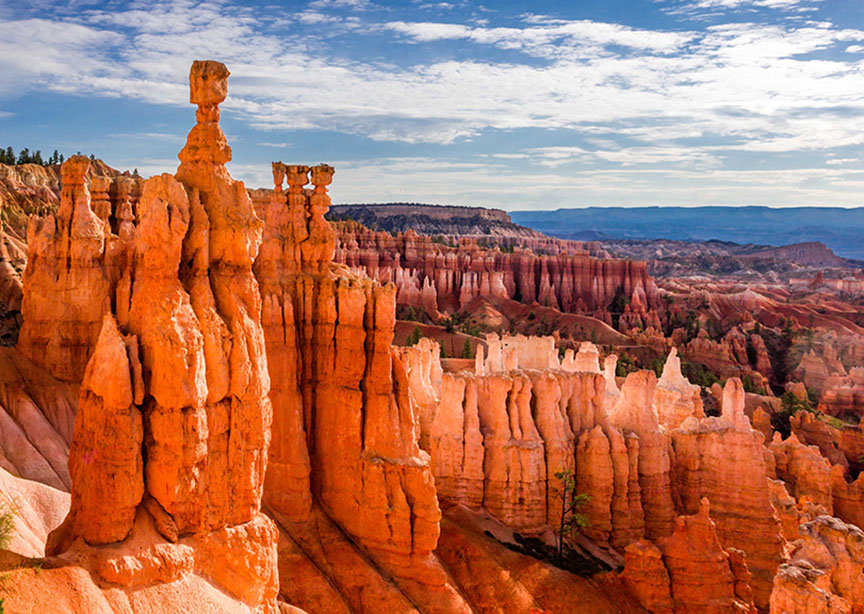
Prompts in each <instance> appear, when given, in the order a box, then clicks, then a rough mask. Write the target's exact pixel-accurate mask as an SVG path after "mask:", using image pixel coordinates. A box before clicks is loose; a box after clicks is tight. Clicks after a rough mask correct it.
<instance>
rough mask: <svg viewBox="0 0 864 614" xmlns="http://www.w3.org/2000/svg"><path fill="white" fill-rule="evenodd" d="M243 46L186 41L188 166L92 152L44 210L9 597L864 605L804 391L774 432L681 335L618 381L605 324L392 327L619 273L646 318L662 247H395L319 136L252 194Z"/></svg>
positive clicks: (588, 307)
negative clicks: (351, 231)
mask: <svg viewBox="0 0 864 614" xmlns="http://www.w3.org/2000/svg"><path fill="white" fill-rule="evenodd" d="M228 76H229V73H228V70H227V69H226V67H225V66H223V65H222V64H219V63H217V62H195V63H194V65H193V66H192V69H191V73H190V87H191V94H190V102H191V103H193V104H195V105H197V111H196V124H195V126H194V127H193V128H192V130H191V132H190V133H189V136H188V139H187V142H186V145H185V147H184V148H183V149H182V151H181V152H180V153H179V159H180V165H179V167H178V169H177V172H176V173H175V174H174V175H170V174H163V175H158V176H154V177H150V178H149V179H146V180H141V179H137V178H130V177H108V176H102V175H95V176H94V175H93V172H92V170H91V169H90V161H89V160H88V159H87V158H84V157H81V156H74V157H72V158H70V159H69V160H67V161H66V162H65V163H64V164H63V166H62V190H61V193H60V200H59V206H58V207H57V209H56V212H55V213H53V214H50V215H45V216H43V217H36V216H34V217H32V218H31V220H30V222H29V226H28V230H27V236H26V262H27V264H26V267H27V268H26V273H25V275H24V283H23V294H22V296H23V300H22V301H21V307H20V312H21V317H22V321H23V323H22V326H21V329H20V334H19V337H18V342H17V346H16V347H14V348H12V347H0V361H2V365H3V368H2V369H0V493H2V498H3V500H4V501H5V502H6V503H8V504H10V505H12V504H14V515H15V530H14V531H13V533H12V536H11V541H10V543H9V544H8V549H7V550H3V551H0V567H2V570H3V574H4V575H3V577H2V583H0V598H2V605H3V610H2V611H3V612H5V613H6V614H9V613H26V612H33V613H42V612H64V613H65V612H70V613H71V612H75V613H78V612H87V613H88V614H91V613H92V614H109V613H123V614H126V613H136V614H137V613H140V614H144V613H148V614H152V613H174V612H178V613H179V612H208V613H226V614H227V613H237V612H250V613H251V612H254V613H259V614H276V613H287V612H292V613H301V612H308V613H309V614H334V613H335V614H342V613H344V614H348V613H354V614H384V613H386V614H409V613H411V614H419V613H422V614H449V613H454V614H468V613H474V614H481V613H482V614H486V613H489V614H493V613H501V614H503V613H507V614H511V613H512V614H520V613H524V614H544V613H551V614H558V613H569V612H584V613H591V614H607V613H608V614H612V613H624V612H627V613H640V612H644V613H649V612H650V613H654V614H721V613H723V614H725V613H729V614H732V613H742V614H743V613H749V614H756V613H757V612H758V613H763V614H765V613H769V612H770V613H771V614H828V613H835V614H836V613H848V614H853V613H861V612H864V574H862V568H864V533H862V531H861V530H860V529H859V528H858V526H864V482H862V480H861V478H858V479H856V480H853V479H852V477H853V475H852V473H851V472H850V465H852V466H854V465H855V464H856V463H858V457H859V456H860V454H862V453H864V435H862V434H861V431H860V430H858V429H849V430H848V432H841V433H839V434H838V432H837V431H836V430H831V429H830V428H829V427H828V426H827V425H826V424H825V423H824V422H822V421H819V420H815V419H813V417H812V416H811V415H810V414H808V413H806V412H805V413H801V414H798V415H795V416H793V417H792V420H791V425H792V433H791V435H789V436H788V437H786V438H785V439H784V438H783V437H782V436H781V434H780V433H775V432H774V429H773V428H772V426H771V421H770V419H769V418H768V414H767V413H766V411H765V410H764V409H763V408H758V407H757V408H754V407H752V404H750V403H748V402H747V395H746V394H745V390H744V387H743V385H742V381H741V380H739V379H738V378H736V377H729V378H728V379H727V380H726V382H725V386H724V387H723V388H722V390H717V391H715V392H716V396H717V405H718V410H717V411H715V412H708V411H707V410H706V408H705V406H704V401H703V399H704V398H705V397H704V395H703V390H702V389H701V388H700V386H697V385H694V384H691V383H690V382H688V381H687V380H686V379H685V378H684V376H683V375H682V371H681V363H680V359H679V356H678V355H677V350H676V349H674V348H673V349H672V350H671V351H670V352H669V354H668V358H667V359H666V362H665V366H663V369H662V375H661V376H660V377H659V379H658V377H657V376H656V374H655V373H654V372H653V371H644V370H643V371H636V372H633V373H630V374H629V375H627V376H626V378H623V379H622V378H620V377H619V378H616V376H615V372H616V366H615V363H616V356H615V355H613V354H609V353H605V352H601V349H599V348H598V347H597V346H596V345H595V344H593V343H591V342H587V341H586V342H583V343H582V344H581V345H580V346H579V347H578V350H576V349H575V348H573V349H569V350H567V351H566V352H563V353H559V350H558V348H557V347H556V342H555V339H554V338H553V337H551V336H537V337H532V336H522V335H509V334H503V335H496V334H489V335H488V336H487V337H486V339H485V342H484V343H483V344H482V345H479V346H478V348H477V354H476V356H475V358H474V359H473V361H472V360H464V359H463V360H457V359H442V358H441V356H440V346H439V344H438V343H435V342H433V341H431V340H429V339H422V340H421V341H420V342H418V343H416V344H415V345H414V346H413V347H396V346H394V345H393V341H394V328H395V326H396V307H397V305H396V302H397V293H402V294H403V295H404V296H406V297H408V298H406V299H405V301H406V302H407V303H409V304H410V303H413V304H416V305H417V306H421V307H425V308H427V310H428V311H436V312H437V311H438V310H439V308H442V309H443V308H452V307H454V306H457V305H458V306H464V305H467V304H469V303H470V302H471V301H472V300H474V299H475V298H476V297H477V296H484V295H492V296H494V295H500V296H501V297H505V298H514V297H518V298H520V300H524V301H534V302H541V303H542V302H544V301H545V302H546V303H549V304H553V305H554V306H558V307H561V308H562V309H564V310H568V311H570V310H573V309H577V304H578V309H579V310H582V311H585V312H595V313H596V315H598V317H600V318H601V319H602V318H603V317H605V314H604V312H605V310H606V309H607V307H608V305H609V301H610V300H611V298H612V295H614V294H615V291H616V289H617V288H618V287H623V288H625V289H626V293H627V298H628V301H629V306H631V311H632V312H633V313H634V314H637V315H638V317H642V316H645V315H646V314H647V313H648V312H649V310H654V309H656V308H659V307H661V302H662V301H661V299H660V298H659V293H658V290H657V288H656V286H655V285H654V282H653V280H651V278H650V277H649V276H648V275H647V273H646V271H645V267H644V263H632V262H629V261H615V260H605V261H604V260H602V259H595V258H594V257H593V256H589V255H587V254H576V255H570V256H566V257H565V256H547V257H544V258H546V260H544V261H543V262H542V263H541V264H538V263H537V262H539V261H536V262H535V261H532V260H530V258H529V257H528V256H526V255H520V254H515V255H512V256H510V257H506V258H505V257H502V258H499V259H498V260H488V259H482V258H477V257H473V258H472V256H471V254H470V253H467V254H462V255H456V254H454V255H452V256H447V257H444V256H442V257H441V258H440V262H438V261H436V260H435V259H434V258H433V256H431V255H424V253H423V251H422V250H420V251H419V252H418V250H417V249H416V245H412V244H411V241H415V243H416V240H414V239H411V240H410V241H407V242H406V241H404V240H403V239H400V241H401V243H399V244H397V243H396V242H394V243H393V245H391V246H389V247H388V250H389V253H391V254H392V255H393V258H392V259H391V260H390V261H389V262H387V263H383V262H381V261H379V259H378V256H377V252H376V253H375V254H374V255H373V254H372V251H371V250H369V249H367V250H366V251H365V252H364V251H362V250H360V247H362V245H360V244H359V243H358V241H359V242H360V243H363V242H365V245H367V247H368V245H369V244H370V242H372V241H378V240H379V239H380V237H378V238H376V237H373V236H371V235H362V233H361V234H355V235H353V236H351V237H346V236H344V235H343V236H341V237H340V238H339V239H338V241H337V233H336V231H335V230H334V229H333V227H331V225H330V224H329V223H328V222H327V221H326V220H325V219H324V214H325V213H326V212H327V210H328V208H329V207H330V197H329V195H328V185H329V184H330V183H331V181H332V180H333V177H334V169H333V168H331V167H330V166H327V165H323V164H322V165H318V166H311V167H309V166H303V165H284V164H282V163H274V164H273V179H274V187H273V189H272V190H268V191H266V193H262V191H260V190H259V191H258V192H257V193H256V198H255V199H254V200H253V199H252V198H251V197H250V195H249V193H248V192H247V190H246V188H245V186H244V185H243V184H242V183H241V182H239V181H235V180H234V179H232V178H231V176H230V175H229V173H228V171H227V170H226V167H225V164H226V163H227V162H228V161H230V160H231V149H230V148H229V146H228V144H227V142H226V138H225V135H224V134H223V132H222V130H221V129H220V127H219V104H220V103H222V102H223V101H224V100H225V97H226V95H227V80H228ZM310 183H311V186H312V187H308V186H309V185H310ZM409 239H410V237H409ZM350 241H354V242H355V245H354V247H353V248H352V250H351V251H350V253H349V252H348V251H346V248H345V245H347V244H348V243H349V242H350ZM23 243H24V242H23V241H20V242H19V244H20V245H23ZM337 244H338V249H337ZM22 249H23V248H22ZM358 250H360V251H358ZM535 273H537V274H535ZM9 291H10V292H11V290H9ZM760 340H761V338H760ZM730 343H731V342H730ZM730 347H732V346H730ZM574 350H575V351H574ZM705 351H706V352H708V353H710V351H712V350H710V348H709V349H706V350H705ZM717 351H718V352H720V353H721V354H722V352H721V351H720V350H717ZM730 351H731V350H730ZM745 354H746V351H745ZM835 396H836V395H835ZM844 398H845V397H841V396H836V398H835V402H836V403H838V404H843V403H845V402H846V401H844V400H843V399H844ZM847 401H848V399H847ZM562 475H563V476H568V475H572V476H573V480H574V483H575V487H576V490H577V491H578V492H579V493H583V494H586V495H588V496H589V497H590V498H589V499H588V501H587V503H586V505H585V508H584V515H585V517H586V519H587V522H586V526H585V527H584V530H583V531H582V533H581V534H580V535H578V537H577V538H575V539H574V543H573V544H571V546H572V547H573V548H574V549H575V550H578V551H579V552H580V553H581V555H580V556H582V558H583V559H584V560H585V561H591V562H592V564H593V565H594V569H593V570H592V571H590V572H583V573H573V570H567V569H563V568H561V566H556V565H554V564H553V563H554V562H555V561H554V560H552V559H550V558H549V557H544V556H543V555H542V552H543V548H542V547H543V545H544V544H545V546H546V547H552V546H553V545H554V543H555V539H556V537H555V530H556V528H557V526H558V523H559V520H560V516H559V508H560V501H561V498H562V495H563V493H564V491H565V486H564V484H563V482H562V478H561V477H560V476H562ZM856 525H857V526H856ZM532 549H533V550H532ZM538 552H539V554H538Z"/></svg>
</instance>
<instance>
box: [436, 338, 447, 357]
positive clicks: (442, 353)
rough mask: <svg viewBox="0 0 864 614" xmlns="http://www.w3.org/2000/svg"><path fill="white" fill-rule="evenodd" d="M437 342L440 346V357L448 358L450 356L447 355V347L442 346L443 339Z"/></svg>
mask: <svg viewBox="0 0 864 614" xmlns="http://www.w3.org/2000/svg"><path fill="white" fill-rule="evenodd" d="M438 344H439V345H440V346H441V358H450V356H448V355H447V348H445V347H444V340H443V339H442V340H441V341H439V342H438Z"/></svg>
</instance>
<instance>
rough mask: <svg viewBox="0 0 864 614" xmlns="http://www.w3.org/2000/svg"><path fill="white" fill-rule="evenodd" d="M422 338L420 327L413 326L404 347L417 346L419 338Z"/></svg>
mask: <svg viewBox="0 0 864 614" xmlns="http://www.w3.org/2000/svg"><path fill="white" fill-rule="evenodd" d="M422 336H423V333H421V332H420V327H419V326H415V327H414V330H412V331H411V334H410V335H408V338H407V339H406V340H405V345H408V346H412V345H417V342H418V341H420V337H422Z"/></svg>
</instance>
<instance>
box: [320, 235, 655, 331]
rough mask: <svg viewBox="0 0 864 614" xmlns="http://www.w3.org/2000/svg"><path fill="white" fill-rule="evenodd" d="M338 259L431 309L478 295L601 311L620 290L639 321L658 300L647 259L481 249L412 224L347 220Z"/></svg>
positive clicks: (403, 299)
mask: <svg viewBox="0 0 864 614" xmlns="http://www.w3.org/2000/svg"><path fill="white" fill-rule="evenodd" d="M336 261H337V262H340V263H344V264H346V265H348V266H350V267H352V268H354V269H356V270H358V271H362V272H364V273H365V274H366V275H368V276H369V277H371V278H373V279H376V280H378V281H379V282H381V283H387V282H392V283H394V284H395V285H396V287H397V289H398V296H397V300H398V302H399V304H400V305H403V304H404V305H412V306H414V307H419V308H423V309H426V310H427V311H428V312H429V314H430V315H432V316H433V317H434V316H435V315H436V314H437V313H438V312H451V311H454V310H457V309H459V308H461V307H464V306H465V305H468V304H469V303H470V302H471V301H472V300H474V299H475V298H477V297H497V298H502V299H513V300H517V301H519V302H522V303H525V304H529V305H530V304H532V303H534V302H536V303H539V304H541V305H547V306H549V307H554V308H556V309H560V310H561V311H564V312H570V313H592V314H593V313H596V314H597V315H600V316H603V315H604V313H605V312H606V309H607V308H608V307H609V306H610V304H611V303H612V301H613V299H615V298H616V296H617V295H620V296H621V297H623V298H626V299H627V300H628V301H629V305H630V310H631V311H632V312H633V313H634V317H635V318H640V323H641V317H640V316H644V315H646V314H647V312H648V310H649V309H651V308H656V307H658V306H659V305H660V304H661V301H660V296H659V291H658V289H657V287H656V285H655V284H654V281H653V280H652V279H651V278H650V277H649V275H648V273H647V271H646V268H645V263H644V262H635V261H629V260H613V259H597V258H593V257H592V256H589V255H588V254H587V253H575V254H574V253H572V251H569V253H568V252H565V253H561V254H555V255H537V254H535V253H533V252H532V251H530V250H528V249H520V248H516V249H515V250H514V252H513V253H502V252H500V251H497V250H484V249H482V248H481V247H480V246H479V245H477V243H476V242H473V241H470V240H463V241H462V242H461V244H460V245H459V247H458V249H457V248H450V247H447V246H444V245H441V244H440V243H435V242H433V241H432V240H431V239H430V238H429V237H422V236H420V235H417V234H416V233H414V232H412V231H408V232H405V233H398V234H397V235H396V236H392V235H390V234H389V233H380V232H373V231H369V230H367V229H363V228H362V227H357V226H356V225H350V224H343V225H342V226H340V232H339V236H338V248H337V251H336ZM605 316H606V317H608V313H605ZM606 317H604V318H603V319H606Z"/></svg>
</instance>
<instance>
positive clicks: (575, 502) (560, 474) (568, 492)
mask: <svg viewBox="0 0 864 614" xmlns="http://www.w3.org/2000/svg"><path fill="white" fill-rule="evenodd" d="M555 477H556V478H558V479H559V480H561V493H560V496H561V510H560V517H559V523H558V528H557V530H556V532H555V537H556V539H557V548H558V562H559V563H560V562H561V561H562V560H563V558H564V543H565V542H566V541H567V540H568V539H573V538H574V537H576V536H577V535H579V533H581V532H582V530H583V529H586V528H588V527H589V526H590V520H589V519H588V515H587V514H585V513H584V512H583V511H582V510H583V508H584V507H585V505H587V504H588V502H589V501H591V495H586V494H585V493H577V492H576V477H575V476H574V475H573V472H572V471H557V472H556V473H555Z"/></svg>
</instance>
